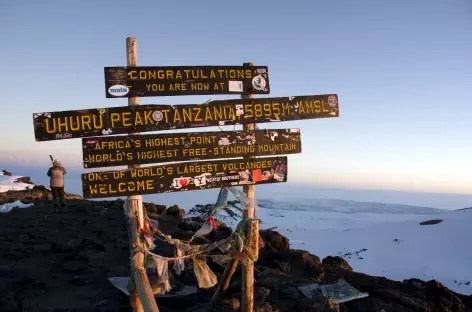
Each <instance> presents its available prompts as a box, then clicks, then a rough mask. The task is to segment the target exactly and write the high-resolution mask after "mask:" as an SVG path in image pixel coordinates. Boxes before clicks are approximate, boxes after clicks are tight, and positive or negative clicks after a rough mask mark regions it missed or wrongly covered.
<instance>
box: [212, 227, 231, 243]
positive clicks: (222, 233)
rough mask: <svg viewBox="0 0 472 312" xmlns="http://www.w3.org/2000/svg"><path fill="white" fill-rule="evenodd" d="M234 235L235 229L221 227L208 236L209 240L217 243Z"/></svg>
mask: <svg viewBox="0 0 472 312" xmlns="http://www.w3.org/2000/svg"><path fill="white" fill-rule="evenodd" d="M232 233H233V229H232V228H230V227H226V226H225V227H221V228H219V229H217V230H214V231H212V232H211V233H210V235H208V239H209V240H210V241H212V242H217V241H220V240H222V239H225V238H228V237H230V236H231V234H232Z"/></svg>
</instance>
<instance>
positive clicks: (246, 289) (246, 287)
mask: <svg viewBox="0 0 472 312" xmlns="http://www.w3.org/2000/svg"><path fill="white" fill-rule="evenodd" d="M243 66H245V67H247V66H249V67H252V66H254V64H253V63H245V64H243ZM252 97H253V95H252V93H251V92H248V94H247V95H246V94H242V95H241V98H242V99H252ZM243 129H244V130H254V124H247V125H244V126H243ZM243 189H244V193H245V194H246V197H247V203H246V204H245V205H244V206H245V207H244V210H243V219H244V223H245V228H246V233H245V234H246V237H247V239H246V245H249V246H250V247H253V246H254V245H255V247H256V249H254V252H256V259H257V254H258V249H257V248H258V246H257V245H258V244H257V239H258V233H259V224H258V222H257V221H249V222H248V219H254V218H255V207H254V206H255V200H254V191H255V186H254V185H245V186H243ZM254 235H255V237H254ZM254 243H255V244H254ZM251 249H252V248H251ZM241 288H242V289H241V296H242V298H241V312H252V311H253V307H254V262H253V261H252V260H251V259H248V260H247V261H243V262H242V286H241Z"/></svg>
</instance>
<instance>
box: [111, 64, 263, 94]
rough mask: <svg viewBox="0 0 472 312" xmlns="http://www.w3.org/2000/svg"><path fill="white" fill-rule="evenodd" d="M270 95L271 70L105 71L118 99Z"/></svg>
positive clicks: (151, 68)
mask: <svg viewBox="0 0 472 312" xmlns="http://www.w3.org/2000/svg"><path fill="white" fill-rule="evenodd" d="M248 92H251V93H258V94H269V93H270V86H269V72H268V68H267V66H252V67H249V66H179V67H176V66H174V67H156V66H139V67H131V66H128V67H105V94H106V97H107V98H114V97H133V96H139V97H145V96H176V95H206V94H242V93H248Z"/></svg>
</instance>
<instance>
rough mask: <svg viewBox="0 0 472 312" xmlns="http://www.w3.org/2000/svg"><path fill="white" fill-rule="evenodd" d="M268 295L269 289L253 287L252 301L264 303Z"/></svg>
mask: <svg viewBox="0 0 472 312" xmlns="http://www.w3.org/2000/svg"><path fill="white" fill-rule="evenodd" d="M269 294H270V289H268V288H265V287H261V286H255V287H254V301H256V302H259V303H261V304H262V303H263V302H265V301H266V299H267V297H268V296H269Z"/></svg>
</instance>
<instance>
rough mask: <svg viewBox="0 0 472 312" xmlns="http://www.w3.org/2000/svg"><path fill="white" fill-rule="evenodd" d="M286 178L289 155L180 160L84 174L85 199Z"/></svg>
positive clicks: (281, 180)
mask: <svg viewBox="0 0 472 312" xmlns="http://www.w3.org/2000/svg"><path fill="white" fill-rule="evenodd" d="M286 181H287V157H286V156H283V157H264V158H255V159H251V160H245V159H244V160H243V159H225V160H212V161H198V162H181V163H173V164H170V165H160V166H152V167H142V168H134V169H128V170H113V171H98V172H89V173H84V174H82V185H83V195H84V198H99V197H116V196H130V195H140V194H143V195H144V194H157V193H170V192H178V191H192V190H203V189H209V188H221V187H225V186H238V185H240V186H242V185H246V184H265V183H277V182H286Z"/></svg>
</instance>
